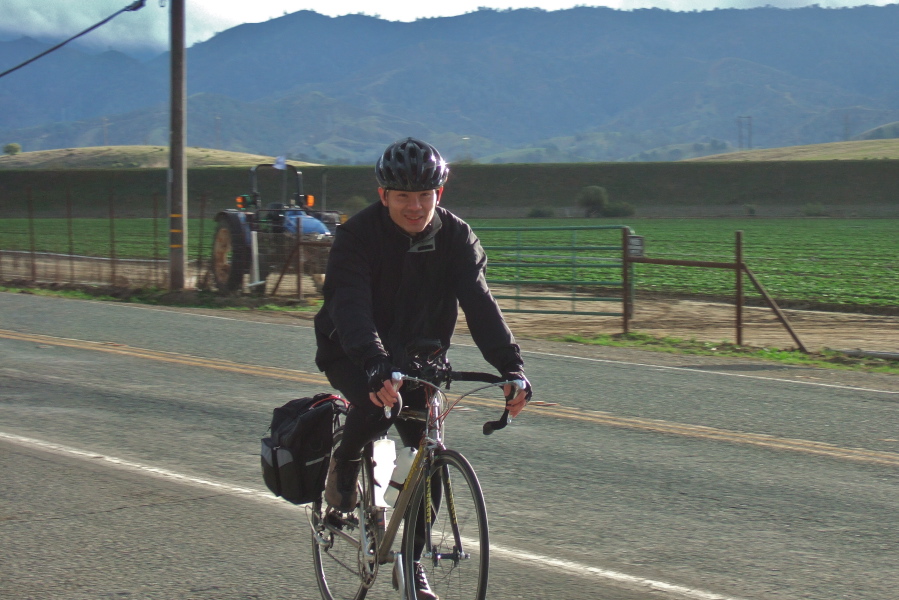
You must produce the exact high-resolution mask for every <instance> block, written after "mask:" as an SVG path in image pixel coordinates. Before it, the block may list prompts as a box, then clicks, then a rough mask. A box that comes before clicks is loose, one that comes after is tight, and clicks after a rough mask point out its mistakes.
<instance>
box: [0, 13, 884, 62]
mask: <svg viewBox="0 0 899 600" xmlns="http://www.w3.org/2000/svg"><path fill="white" fill-rule="evenodd" d="M132 2H133V0H0V11H2V15H3V17H2V20H0V40H12V39H17V38H19V37H22V36H29V37H33V38H37V39H40V40H42V41H51V42H58V41H62V40H64V39H67V38H69V37H72V36H73V35H75V34H77V33H79V32H81V31H83V30H85V29H87V28H88V27H90V26H92V25H94V24H96V23H98V22H100V21H102V20H103V19H105V18H107V17H109V16H110V15H112V14H114V13H115V12H117V11H119V10H121V9H122V8H125V7H126V6H129V5H130V4H131V3H132ZM895 2H896V0H817V2H815V0H600V2H597V3H596V4H593V3H591V2H590V0H586V1H585V0H443V1H442V2H422V1H420V0H419V1H416V2H410V1H409V0H387V1H386V2H383V3H382V6H380V7H379V6H378V4H377V3H374V2H372V0H312V1H305V0H251V1H247V0H186V7H187V8H186V10H187V17H186V28H187V44H188V46H190V45H192V44H194V43H196V42H200V41H203V40H206V39H209V38H210V37H212V36H214V35H215V34H216V33H219V32H221V31H224V30H226V29H230V28H231V27H234V26H236V25H240V24H241V23H258V22H261V21H267V20H269V19H271V18H274V17H280V16H282V15H285V14H289V13H294V12H297V11H300V10H312V11H315V12H317V13H320V14H323V15H328V16H332V17H336V16H340V15H347V14H366V15H369V16H374V17H379V18H382V19H385V20H388V21H415V20H416V19H421V18H429V17H440V16H446V17H448V16H456V15H461V14H465V13H469V12H474V11H476V10H478V9H479V8H480V7H486V8H493V9H497V10H505V9H509V8H541V9H543V10H547V11H553V10H561V9H565V8H572V7H574V6H608V7H610V8H617V9H622V10H630V9H635V8H650V7H657V8H663V9H668V10H687V11H689V10H711V9H714V8H752V7H756V6H765V5H771V6H775V7H778V8H797V7H801V6H806V5H809V4H818V5H819V6H822V7H825V8H836V7H840V6H858V5H864V4H868V5H875V6H883V5H886V4H893V3H895ZM168 14H169V6H168V2H167V1H166V0H147V2H146V5H145V6H144V8H142V9H141V10H139V11H136V12H126V13H123V14H121V15H119V16H118V17H116V18H115V19H113V20H112V21H110V22H109V23H107V24H106V25H104V26H102V27H100V28H98V29H96V30H94V31H92V32H91V33H89V34H87V35H86V36H84V37H83V38H80V39H79V43H82V44H83V45H86V46H90V47H91V48H93V49H94V50H100V51H102V50H107V49H110V48H111V49H115V50H119V51H121V52H125V53H128V54H133V55H143V56H145V57H149V56H152V55H154V54H159V53H161V52H164V51H165V50H166V49H167V47H168Z"/></svg>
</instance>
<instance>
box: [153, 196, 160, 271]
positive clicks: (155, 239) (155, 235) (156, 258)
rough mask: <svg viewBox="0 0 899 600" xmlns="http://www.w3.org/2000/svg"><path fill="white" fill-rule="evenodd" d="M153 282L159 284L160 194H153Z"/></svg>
mask: <svg viewBox="0 0 899 600" xmlns="http://www.w3.org/2000/svg"><path fill="white" fill-rule="evenodd" d="M153 282H154V283H155V284H157V285H158V284H159V194H153Z"/></svg>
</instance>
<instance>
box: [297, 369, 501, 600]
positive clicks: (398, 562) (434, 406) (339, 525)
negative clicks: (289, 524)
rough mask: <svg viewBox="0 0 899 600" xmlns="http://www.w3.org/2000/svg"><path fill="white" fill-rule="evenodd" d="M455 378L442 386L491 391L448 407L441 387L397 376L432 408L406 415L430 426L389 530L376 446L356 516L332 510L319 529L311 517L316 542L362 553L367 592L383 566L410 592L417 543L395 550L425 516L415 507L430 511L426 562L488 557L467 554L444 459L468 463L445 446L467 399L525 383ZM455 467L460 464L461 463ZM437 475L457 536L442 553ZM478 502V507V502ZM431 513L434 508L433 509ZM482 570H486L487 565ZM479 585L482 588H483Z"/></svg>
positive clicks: (424, 553)
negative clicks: (453, 415) (451, 419)
mask: <svg viewBox="0 0 899 600" xmlns="http://www.w3.org/2000/svg"><path fill="white" fill-rule="evenodd" d="M453 375H455V378H452V377H446V378H444V379H443V380H442V383H445V384H446V387H447V388H448V387H449V383H450V382H451V381H454V380H458V381H481V382H485V383H488V385H485V386H481V387H477V388H476V389H472V390H470V391H468V392H466V393H464V394H461V395H460V396H459V397H458V398H456V399H455V400H454V401H453V402H452V404H450V405H449V406H447V404H448V402H447V395H446V393H445V391H444V390H443V389H441V387H440V385H438V384H435V383H432V382H430V381H427V380H424V379H419V378H417V377H410V376H406V375H402V374H399V373H395V374H394V377H393V379H400V378H401V379H402V380H403V381H405V382H407V383H408V384H409V385H424V386H426V398H427V402H426V409H425V410H421V409H416V410H410V409H409V408H408V407H407V408H406V409H404V410H401V411H400V415H399V417H398V418H401V419H402V418H405V419H414V420H419V421H421V420H424V423H425V427H424V434H423V435H422V439H421V442H420V444H419V447H418V453H417V454H416V456H415V458H414V459H413V462H412V465H411V467H410V469H409V473H408V475H407V476H406V480H405V482H404V484H403V488H402V490H401V491H400V493H399V495H398V496H397V499H396V502H395V504H394V507H393V512H392V514H391V516H390V521H389V522H388V523H386V524H385V522H384V519H385V516H386V512H387V507H382V506H377V505H375V504H374V497H375V494H374V490H375V488H374V486H375V485H376V484H375V481H374V468H373V464H372V459H371V457H372V444H368V445H367V446H366V450H365V453H364V461H363V474H364V476H363V477H362V478H361V484H362V486H363V487H364V489H361V488H360V491H361V494H360V503H359V505H357V506H356V508H355V509H354V511H353V512H352V513H338V512H335V511H333V510H332V509H328V510H327V511H326V512H323V513H321V514H320V518H319V519H316V521H315V523H313V519H312V518H311V516H310V525H311V526H312V530H313V537H314V539H315V541H316V543H317V544H318V545H319V546H321V547H328V546H329V544H330V542H329V537H333V536H338V537H339V538H341V539H342V540H344V541H345V542H347V544H348V546H349V547H350V548H355V550H356V551H357V552H358V553H359V554H358V557H359V558H358V563H356V566H357V567H358V569H359V571H358V572H357V575H358V576H359V577H360V578H361V584H362V587H364V588H369V587H370V586H371V585H372V584H373V583H374V581H375V580H376V578H377V574H378V570H379V569H378V567H379V565H384V564H388V563H394V565H395V566H394V575H395V577H396V581H399V582H403V583H401V584H400V589H401V593H405V592H407V591H408V589H407V588H406V585H407V584H406V583H405V582H406V581H407V579H406V577H405V575H406V574H404V572H403V571H404V569H405V568H406V567H408V566H409V563H407V561H406V559H405V558H404V556H403V551H404V550H405V551H409V548H410V546H408V545H407V544H409V543H411V542H410V541H409V540H407V541H406V542H404V544H403V547H404V548H403V549H401V550H394V549H393V546H394V543H395V541H396V539H397V534H398V533H399V531H400V527H401V526H402V525H403V524H404V522H405V521H407V519H409V518H413V517H412V516H411V515H413V514H414V513H416V512H418V510H419V507H416V506H412V503H413V502H422V503H423V506H424V507H425V508H424V509H423V512H422V513H421V514H419V516H418V517H415V518H416V519H421V520H420V521H418V522H419V523H421V525H422V526H423V527H424V531H423V532H422V531H421V530H420V529H419V530H418V533H415V537H416V539H417V538H418V535H419V533H422V534H423V538H424V540H425V547H424V548H422V554H421V558H426V559H430V560H432V561H433V564H434V565H437V564H438V563H440V562H446V563H452V564H453V565H455V566H458V565H459V562H460V561H461V560H464V559H468V558H472V557H473V556H475V555H478V556H486V552H484V553H477V552H475V553H474V554H473V553H472V552H471V551H466V549H465V548H466V546H468V544H469V542H470V540H468V539H465V540H463V535H462V532H461V530H460V522H459V521H458V519H457V508H458V507H459V504H458V500H459V499H458V498H456V497H455V496H454V493H455V492H454V487H455V486H454V485H453V484H452V482H451V481H450V472H451V471H453V469H451V468H449V466H448V465H446V464H444V461H446V460H447V459H445V458H441V457H442V456H443V453H448V455H449V456H450V457H452V456H456V457H458V458H457V459H452V458H451V459H450V460H457V461H458V460H462V461H464V460H465V459H464V457H462V456H461V455H459V454H458V453H457V452H453V451H451V450H449V449H447V448H446V446H445V444H444V426H445V424H444V421H445V419H446V417H447V416H448V414H449V413H450V412H451V411H452V409H453V408H454V407H455V406H456V405H457V404H458V403H459V402H460V401H462V400H463V399H464V398H465V397H466V396H469V395H471V394H474V393H476V392H478V391H480V390H483V389H485V388H488V387H494V386H502V385H505V384H512V385H518V383H519V382H510V381H501V380H499V378H498V377H496V376H495V375H489V374H484V373H468V372H465V373H458V372H454V373H453ZM463 375H464V377H463ZM474 376H486V377H487V378H488V379H484V378H477V377H474ZM438 382H439V381H438ZM506 417H508V410H506V413H505V414H504V416H503V419H502V420H503V421H505V419H506ZM497 423H499V422H498V421H497V422H492V423H488V424H485V433H488V432H487V431H486V426H487V425H496V424H497ZM504 425H505V423H503V424H502V425H500V426H499V428H501V427H502V426H504ZM491 431H492V429H491ZM435 463H436V464H438V465H441V467H440V472H439V473H433V474H432V470H433V469H434V465H435ZM455 464H458V462H457V463H455ZM465 465H468V463H467V462H465ZM467 468H468V473H469V474H470V475H468V474H466V475H464V477H465V481H467V482H469V483H470V481H471V478H473V477H474V473H473V472H472V471H471V467H470V465H469V466H468V467H467ZM432 475H433V477H435V478H438V479H439V483H440V485H441V490H440V491H441V492H442V494H441V498H442V500H441V504H442V505H443V507H444V508H443V510H444V511H445V515H446V517H445V518H446V521H445V523H446V524H447V525H449V526H450V527H451V532H450V531H446V530H444V536H446V535H448V536H449V537H448V538H445V539H451V540H452V541H453V542H454V545H453V546H452V548H450V547H449V546H444V545H441V548H438V547H437V546H432V545H431V543H432V542H431V540H432V526H433V525H434V521H433V519H434V514H433V513H432V510H434V509H435V508H436V507H433V506H432V501H433V500H434V498H433V496H432V494H433V493H435V490H433V485H435V484H436V482H433V479H432ZM453 480H454V481H455V477H453ZM432 482H433V483H432ZM475 483H476V479H475ZM422 485H423V486H424V488H423V489H420V486H422ZM466 486H467V487H466V488H465V489H471V488H470V487H469V486H468V484H466ZM477 489H478V494H480V488H477ZM466 498H467V495H466ZM478 498H480V500H479V502H480V507H481V508H480V509H479V510H480V511H481V512H480V513H479V514H481V515H483V516H481V517H479V519H482V520H483V523H484V525H485V526H486V512H484V511H485V509H484V508H483V496H482V495H480V496H478ZM475 502H476V503H477V502H478V500H476V501H475ZM427 507H431V509H429V508H427ZM316 514H319V513H316ZM316 523H317V525H316ZM409 527H410V526H409V523H406V529H405V530H404V531H405V533H406V535H409V531H410V529H409ZM416 529H417V526H415V525H413V526H412V531H413V532H415V530H416ZM481 539H486V529H485V530H484V537H482V538H481ZM450 550H451V551H450ZM417 551H418V550H416V552H417ZM351 560H352V559H351ZM416 560H418V557H416ZM341 564H342V563H341ZM481 564H482V565H483V563H481ZM483 568H486V567H483ZM479 585H482V584H481V583H479ZM480 589H486V588H485V587H484V588H480Z"/></svg>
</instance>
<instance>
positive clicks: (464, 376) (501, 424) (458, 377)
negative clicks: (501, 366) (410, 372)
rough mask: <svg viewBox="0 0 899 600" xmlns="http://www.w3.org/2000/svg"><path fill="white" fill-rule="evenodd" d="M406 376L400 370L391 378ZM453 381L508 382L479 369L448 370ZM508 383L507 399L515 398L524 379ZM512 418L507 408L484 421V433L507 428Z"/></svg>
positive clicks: (449, 378)
mask: <svg viewBox="0 0 899 600" xmlns="http://www.w3.org/2000/svg"><path fill="white" fill-rule="evenodd" d="M404 377H405V375H403V374H402V373H400V372H394V373H391V374H390V378H391V379H393V380H395V381H400V380H402V379H403V378H404ZM453 381H479V382H482V383H490V384H496V383H506V380H505V379H503V378H502V377H500V376H498V375H494V374H492V373H482V372H479V371H448V372H447V383H451V382H453ZM508 383H511V384H512V386H513V387H512V390H511V391H510V394H509V396H507V397H506V400H507V401H508V400H511V399H512V398H514V397H515V394H517V393H518V390H519V389H521V388H523V387H524V381H521V380H514V381H510V382H508ZM401 409H402V405H401V406H400V410H401ZM390 413H391V410H390V407H389V406H385V407H384V414H385V415H386V416H387V418H390ZM397 413H399V410H398V411H397ZM511 420H512V417H510V416H509V409H508V408H507V409H505V410H504V411H503V414H502V416H501V417H500V418H499V420H498V421H487V422H486V423H484V428H483V432H484V435H490V434H492V433H493V432H494V431H498V430H500V429H503V428H505V427H506V425H508V424H509V422H510V421H511Z"/></svg>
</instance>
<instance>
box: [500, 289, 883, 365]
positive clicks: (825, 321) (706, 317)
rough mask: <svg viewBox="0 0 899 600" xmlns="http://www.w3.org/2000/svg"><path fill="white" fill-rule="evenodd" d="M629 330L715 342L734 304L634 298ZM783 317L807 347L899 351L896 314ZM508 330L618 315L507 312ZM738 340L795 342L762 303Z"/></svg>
mask: <svg viewBox="0 0 899 600" xmlns="http://www.w3.org/2000/svg"><path fill="white" fill-rule="evenodd" d="M634 309H635V310H634V317H633V319H631V322H630V330H631V331H636V332H640V333H648V334H652V335H657V336H670V337H677V338H681V339H694V338H695V339H696V340H700V341H710V342H720V341H724V340H728V341H731V342H733V341H735V340H736V323H735V321H736V317H735V308H734V307H733V306H731V305H727V304H718V303H712V302H699V301H692V300H677V299H670V300H641V299H640V298H639V295H638V298H637V301H636V303H635V306H634ZM784 313H785V314H786V315H787V319H788V320H789V321H790V323H791V325H792V326H793V329H794V331H795V332H796V334H797V335H798V336H799V339H800V340H801V341H802V343H803V344H805V346H806V347H807V348H808V349H809V350H812V351H815V350H821V349H822V348H831V349H835V350H854V349H862V350H866V351H877V352H892V353H899V317H889V316H878V315H863V314H855V313H835V312H819V311H805V310H785V311H784ZM506 317H507V320H508V321H509V325H510V327H511V328H512V331H513V332H514V333H515V335H516V336H517V337H519V338H523V339H546V338H548V337H550V336H559V335H564V334H576V335H582V336H585V337H590V336H595V335H598V334H603V333H606V334H608V333H620V332H621V331H622V319H621V317H590V316H582V317H578V316H574V315H571V316H569V315H535V314H523V313H508V314H507V315H506ZM743 343H744V344H745V345H747V346H770V347H774V348H792V347H796V344H795V342H794V341H793V338H792V337H791V336H790V334H789V332H788V331H787V330H786V329H785V328H784V327H783V325H781V323H780V322H779V321H778V320H777V318H776V317H775V316H774V313H773V312H772V311H771V310H770V309H767V308H755V307H744V312H743Z"/></svg>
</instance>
